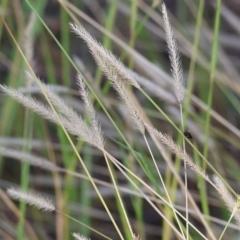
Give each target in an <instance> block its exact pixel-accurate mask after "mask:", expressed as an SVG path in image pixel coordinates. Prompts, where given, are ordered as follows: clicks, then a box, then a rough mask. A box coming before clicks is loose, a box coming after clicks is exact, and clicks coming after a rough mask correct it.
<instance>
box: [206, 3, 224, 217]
mask: <svg viewBox="0 0 240 240" xmlns="http://www.w3.org/2000/svg"><path fill="white" fill-rule="evenodd" d="M220 15H221V0H217V5H216V13H215V23H214V37H213V46H212V52H211V64H210V83H209V92H208V100H207V106H208V109H207V112H206V123H205V130H204V133H205V142H204V147H203V156H204V157H205V158H207V157H208V141H209V134H210V132H209V131H210V122H211V115H210V109H211V107H212V97H213V88H214V78H215V71H216V66H217V54H218V38H219V30H220ZM206 167H207V164H206V162H203V169H206ZM205 189H206V186H205ZM203 207H205V208H204V212H205V213H208V214H209V206H208V204H204V205H203Z"/></svg>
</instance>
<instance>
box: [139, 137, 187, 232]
mask: <svg viewBox="0 0 240 240" xmlns="http://www.w3.org/2000/svg"><path fill="white" fill-rule="evenodd" d="M143 138H144V140H145V142H146V145H147V148H148V150H149V153H150V155H151V157H152V160H153V163H154V165H155V168H156V170H157V173H158V176H159V178H160V181H161V183H162V185H163V188H164V191H165V193H166V195H167V198H168V201H169V203H170V205H171V206H172V210H173V213H174V216H175V219H176V221H177V224H178V226H179V229H180V231H181V233H182V236H183V237H184V233H183V230H182V227H181V224H180V222H179V219H178V217H177V215H176V212H175V209H174V207H173V203H172V201H171V198H170V196H169V194H168V191H167V189H166V186H165V183H164V181H163V179H162V175H161V173H160V171H159V169H158V165H157V163H156V160H155V158H154V156H153V153H152V150H151V148H150V146H149V144H148V141H147V138H146V136H145V134H144V135H143Z"/></svg>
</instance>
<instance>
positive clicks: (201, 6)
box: [184, 0, 209, 215]
mask: <svg viewBox="0 0 240 240" xmlns="http://www.w3.org/2000/svg"><path fill="white" fill-rule="evenodd" d="M204 4H205V1H204V0H200V2H199V6H198V14H197V23H196V30H195V35H194V43H193V51H192V56H191V62H190V68H189V76H188V94H187V95H186V100H185V104H184V109H185V111H184V124H185V122H186V119H187V117H188V114H189V111H188V109H189V106H190V101H191V95H192V91H193V84H194V69H195V65H196V58H197V53H198V47H199V39H200V33H201V25H202V19H203V13H204ZM198 184H200V185H201V187H199V192H200V198H201V204H202V209H203V212H204V214H206V215H207V214H209V210H208V207H207V204H208V200H207V197H206V186H205V184H204V182H203V180H202V179H200V178H198Z"/></svg>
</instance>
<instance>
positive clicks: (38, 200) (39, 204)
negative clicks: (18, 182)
mask: <svg viewBox="0 0 240 240" xmlns="http://www.w3.org/2000/svg"><path fill="white" fill-rule="evenodd" d="M7 194H8V195H9V196H10V197H11V198H12V199H15V200H22V201H24V202H26V203H27V204H29V205H31V206H34V207H36V208H38V209H40V210H42V211H43V212H52V211H55V206H54V204H53V203H52V201H51V199H49V198H46V197H43V196H41V195H39V194H36V193H33V192H30V191H28V192H25V191H23V190H20V189H16V188H8V189H7Z"/></svg>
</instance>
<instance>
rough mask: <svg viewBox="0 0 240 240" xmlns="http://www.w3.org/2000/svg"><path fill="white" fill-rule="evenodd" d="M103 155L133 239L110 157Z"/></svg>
mask: <svg viewBox="0 0 240 240" xmlns="http://www.w3.org/2000/svg"><path fill="white" fill-rule="evenodd" d="M103 155H104V158H105V160H106V163H107V167H108V171H109V173H110V176H111V179H112V182H113V185H114V189H115V191H116V194H117V197H118V200H119V202H120V205H121V208H122V211H123V214H124V217H125V219H126V221H127V225H128V228H129V231H130V233H131V236H132V237H133V236H134V233H133V230H132V227H131V224H130V222H129V219H128V216H127V213H126V210H125V206H124V204H123V201H122V198H121V195H120V193H119V190H118V186H117V185H116V181H115V179H114V176H113V173H112V170H111V166H110V164H109V161H108V157H107V156H106V153H105V151H103Z"/></svg>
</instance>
